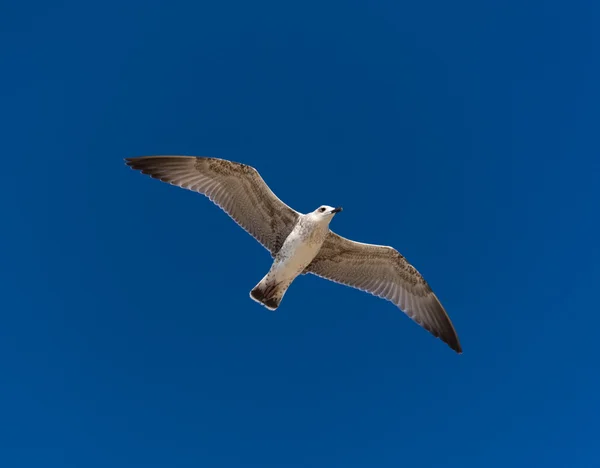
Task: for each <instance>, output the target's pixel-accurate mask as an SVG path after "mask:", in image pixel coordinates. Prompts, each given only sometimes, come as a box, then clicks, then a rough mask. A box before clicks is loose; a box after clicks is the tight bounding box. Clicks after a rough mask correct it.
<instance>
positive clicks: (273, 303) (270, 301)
mask: <svg viewBox="0 0 600 468" xmlns="http://www.w3.org/2000/svg"><path fill="white" fill-rule="evenodd" d="M288 287H289V283H285V282H279V283H278V282H276V281H274V280H273V279H270V278H268V277H267V276H265V277H264V278H263V279H262V280H261V281H260V283H258V284H257V285H256V286H254V288H253V289H252V291H250V297H251V298H252V299H253V300H255V301H256V302H258V303H259V304H262V305H264V306H265V307H266V308H267V309H269V310H275V309H277V308H278V307H279V304H280V303H281V299H283V295H284V294H285V292H286V291H287V289H288Z"/></svg>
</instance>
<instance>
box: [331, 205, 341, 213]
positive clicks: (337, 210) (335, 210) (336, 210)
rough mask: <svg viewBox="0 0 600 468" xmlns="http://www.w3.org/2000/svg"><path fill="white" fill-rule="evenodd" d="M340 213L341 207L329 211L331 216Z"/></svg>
mask: <svg viewBox="0 0 600 468" xmlns="http://www.w3.org/2000/svg"><path fill="white" fill-rule="evenodd" d="M340 211H342V207H341V206H338V207H337V208H334V209H333V210H331V214H336V213H339V212H340Z"/></svg>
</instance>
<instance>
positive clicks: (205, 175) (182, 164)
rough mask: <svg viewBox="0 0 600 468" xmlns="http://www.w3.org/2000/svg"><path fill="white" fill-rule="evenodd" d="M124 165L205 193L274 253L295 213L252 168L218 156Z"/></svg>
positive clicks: (135, 160)
mask: <svg viewBox="0 0 600 468" xmlns="http://www.w3.org/2000/svg"><path fill="white" fill-rule="evenodd" d="M125 161H126V163H127V165H128V166H130V167H132V168H133V169H137V170H139V171H141V172H142V173H143V174H147V175H149V176H150V177H153V178H155V179H158V180H162V181H163V182H168V183H170V184H173V185H177V186H179V187H181V188H185V189H188V190H193V191H195V192H198V193H201V194H203V195H206V196H207V197H208V198H209V199H210V200H211V201H213V202H214V203H215V204H216V205H218V206H219V207H221V208H222V209H223V211H225V212H226V213H227V214H228V215H229V216H231V217H232V218H233V219H234V221H235V222H237V223H238V224H239V225H240V226H241V227H242V228H244V229H245V230H246V231H247V232H248V233H249V234H250V235H252V236H253V237H254V238H255V239H256V240H257V241H258V242H260V243H261V244H262V245H263V246H264V247H266V248H267V249H268V250H269V251H270V252H271V254H272V255H275V254H276V253H277V252H278V251H279V249H280V248H281V246H282V245H283V242H284V241H285V239H286V238H287V236H288V234H289V233H290V232H291V231H292V229H293V228H294V225H295V224H296V221H297V219H298V213H297V212H296V211H294V210H293V209H291V208H290V207H289V206H287V205H286V204H285V203H283V202H282V201H281V200H280V199H279V198H277V196H276V195H275V194H274V193H273V192H272V191H271V189H270V188H269V187H268V186H267V184H266V183H265V181H264V180H263V179H262V177H261V176H260V175H259V173H258V171H257V170H256V169H254V168H253V167H250V166H247V165H245V164H240V163H236V162H232V161H226V160H224V159H217V158H204V157H193V156H144V157H139V158H128V159H126V160H125Z"/></svg>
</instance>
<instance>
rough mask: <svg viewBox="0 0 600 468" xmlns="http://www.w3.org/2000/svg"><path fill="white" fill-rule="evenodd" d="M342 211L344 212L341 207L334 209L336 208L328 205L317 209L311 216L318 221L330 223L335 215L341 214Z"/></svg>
mask: <svg viewBox="0 0 600 468" xmlns="http://www.w3.org/2000/svg"><path fill="white" fill-rule="evenodd" d="M340 211H342V207H341V206H339V207H337V208H334V207H332V206H328V205H321V206H320V207H319V208H317V209H316V210H315V211H313V212H312V213H311V214H310V215H311V216H312V217H313V218H315V219H316V220H318V221H322V222H327V223H329V222H330V221H331V220H332V219H333V217H334V216H335V214H336V213H339V212H340Z"/></svg>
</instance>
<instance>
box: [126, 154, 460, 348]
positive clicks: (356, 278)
mask: <svg viewBox="0 0 600 468" xmlns="http://www.w3.org/2000/svg"><path fill="white" fill-rule="evenodd" d="M125 161H126V163H127V165H128V166H130V167H131V168H133V169H137V170H139V171H141V172H142V173H143V174H147V175H149V176H150V177H153V178H155V179H159V180H162V181H163V182H168V183H170V184H172V185H177V186H179V187H182V188H185V189H188V190H192V191H195V192H198V193H201V194H203V195H206V196H207V197H208V198H209V199H210V200H211V201H213V202H214V203H215V204H216V205H218V206H219V207H220V208H221V209H223V211H225V212H226V213H227V214H228V215H229V216H230V217H231V218H233V220H234V221H235V222H236V223H237V224H239V225H240V226H241V227H242V228H243V229H244V230H246V231H247V232H248V233H249V234H250V235H251V236H253V237H254V238H255V239H256V240H257V241H258V242H260V243H261V244H262V245H263V246H264V247H265V248H266V249H267V250H269V252H270V253H271V256H272V257H273V264H272V266H271V268H270V270H269V271H268V273H267V274H266V275H265V276H264V278H263V279H262V280H260V282H259V283H258V284H257V285H256V286H255V287H254V288H253V289H252V290H251V291H250V297H251V298H252V299H253V300H255V301H256V302H258V303H260V304H262V305H263V306H265V307H267V308H268V309H270V310H275V309H277V308H278V307H279V304H280V303H281V300H282V298H283V296H284V294H285V292H286V291H287V289H288V288H289V286H290V284H291V283H292V281H294V279H295V278H296V277H297V276H298V275H300V274H304V273H312V274H314V275H317V276H320V277H322V278H325V279H328V280H331V281H334V282H336V283H341V284H344V285H346V286H350V287H353V288H357V289H360V290H362V291H366V292H368V293H371V294H373V295H375V296H379V297H382V298H384V299H387V300H389V301H391V302H392V303H394V304H395V305H396V306H397V307H399V308H400V309H401V310H402V311H404V312H405V313H406V314H407V315H408V316H409V317H410V318H411V319H413V320H414V321H415V322H417V323H418V324H419V325H421V326H422V327H423V328H425V329H426V330H428V331H429V332H430V333H431V334H432V335H434V336H436V337H438V338H440V339H442V340H443V341H444V342H445V343H447V344H448V346H450V347H451V348H452V349H453V350H454V351H456V352H457V353H462V348H461V346H460V342H459V340H458V336H457V334H456V331H455V330H454V326H453V325H452V322H451V321H450V318H449V317H448V314H447V313H446V311H445V310H444V308H443V307H442V304H441V303H440V301H439V300H438V298H437V297H436V296H435V294H434V293H433V291H432V290H431V288H430V287H429V285H428V284H427V282H426V281H425V280H424V279H423V277H422V276H421V274H420V273H419V272H418V271H417V270H416V269H415V268H414V267H413V266H412V265H411V264H409V263H408V262H407V261H406V259H405V258H404V257H403V256H402V255H401V254H400V253H399V252H398V251H397V250H395V249H394V248H392V247H388V246H383V245H373V244H364V243H362V242H355V241H352V240H350V239H346V238H344V237H342V236H340V235H338V234H336V233H334V232H333V231H331V230H330V229H329V223H330V222H331V220H332V219H333V217H334V216H335V215H336V214H337V213H340V212H341V211H342V208H341V207H338V208H333V207H331V206H328V205H322V206H320V207H319V208H317V209H316V210H315V211H313V212H312V213H307V214H302V213H299V212H297V211H296V210H294V209H292V208H290V207H289V206H287V205H286V204H285V203H283V202H282V201H281V200H280V199H279V198H277V196H276V195H275V194H274V193H273V192H272V191H271V189H270V188H269V187H268V186H267V184H266V183H265V181H264V180H263V179H262V177H261V176H260V175H259V173H258V171H257V170H256V169H254V168H253V167H251V166H248V165H246V164H240V163H236V162H233V161H227V160H224V159H217V158H208V157H193V156H144V157H138V158H128V159H126V160H125Z"/></svg>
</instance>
